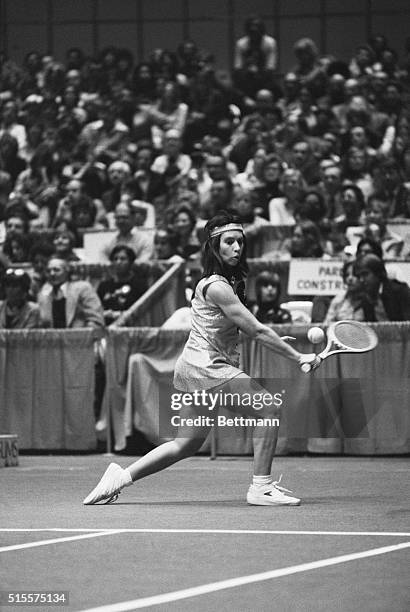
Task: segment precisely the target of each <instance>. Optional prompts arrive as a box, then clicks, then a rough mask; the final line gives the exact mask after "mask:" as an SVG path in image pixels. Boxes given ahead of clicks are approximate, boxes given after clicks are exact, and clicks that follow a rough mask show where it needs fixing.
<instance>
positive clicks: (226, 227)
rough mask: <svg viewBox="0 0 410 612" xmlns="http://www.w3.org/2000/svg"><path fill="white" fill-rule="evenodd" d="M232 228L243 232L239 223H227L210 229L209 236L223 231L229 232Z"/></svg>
mask: <svg viewBox="0 0 410 612" xmlns="http://www.w3.org/2000/svg"><path fill="white" fill-rule="evenodd" d="M234 230H236V231H239V232H242V233H243V227H242V225H241V224H240V223H227V224H226V225H221V226H220V227H215V228H214V229H213V230H211V232H210V234H209V237H210V238H214V237H215V236H219V234H223V233H224V232H231V231H234Z"/></svg>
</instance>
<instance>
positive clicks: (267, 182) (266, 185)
mask: <svg viewBox="0 0 410 612" xmlns="http://www.w3.org/2000/svg"><path fill="white" fill-rule="evenodd" d="M283 170H284V167H283V163H282V162H281V160H280V159H279V157H278V156H277V155H275V154H274V153H270V154H269V155H266V156H265V158H264V160H263V164H262V169H261V182H260V185H259V186H254V187H253V188H252V191H253V194H254V196H255V202H256V203H257V207H256V209H255V212H257V213H258V214H259V215H260V216H261V217H263V218H264V219H267V220H269V202H270V201H271V200H272V199H273V198H278V197H280V195H281V192H280V189H279V181H280V178H281V175H282V172H283Z"/></svg>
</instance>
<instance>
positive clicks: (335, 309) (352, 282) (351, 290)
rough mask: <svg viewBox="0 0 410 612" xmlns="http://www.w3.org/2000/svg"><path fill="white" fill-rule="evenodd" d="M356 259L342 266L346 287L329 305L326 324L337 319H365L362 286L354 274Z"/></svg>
mask: <svg viewBox="0 0 410 612" xmlns="http://www.w3.org/2000/svg"><path fill="white" fill-rule="evenodd" d="M354 266H355V263H354V261H346V262H345V263H344V264H343V268H342V278H343V282H344V284H345V286H346V289H345V290H344V291H343V292H341V293H338V294H336V295H335V297H334V298H333V299H332V301H331V302H330V305H329V309H328V311H327V313H326V317H325V319H324V324H325V325H330V323H333V322H335V321H343V320H352V321H364V320H365V318H364V312H363V308H362V307H361V299H362V298H361V288H360V283H359V279H358V278H357V276H355V274H354Z"/></svg>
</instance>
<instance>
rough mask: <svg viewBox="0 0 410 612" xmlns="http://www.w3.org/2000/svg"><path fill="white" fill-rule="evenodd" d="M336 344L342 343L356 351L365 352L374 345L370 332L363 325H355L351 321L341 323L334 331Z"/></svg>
mask: <svg viewBox="0 0 410 612" xmlns="http://www.w3.org/2000/svg"><path fill="white" fill-rule="evenodd" d="M334 335H335V339H336V342H340V343H341V344H343V345H344V346H347V347H349V348H352V349H356V350H364V349H366V348H368V347H369V346H371V345H372V337H371V334H370V331H369V330H368V329H367V328H366V327H362V326H361V325H360V326H359V325H355V324H354V323H351V322H349V321H346V322H341V323H340V324H339V325H337V326H336V328H335V330H334Z"/></svg>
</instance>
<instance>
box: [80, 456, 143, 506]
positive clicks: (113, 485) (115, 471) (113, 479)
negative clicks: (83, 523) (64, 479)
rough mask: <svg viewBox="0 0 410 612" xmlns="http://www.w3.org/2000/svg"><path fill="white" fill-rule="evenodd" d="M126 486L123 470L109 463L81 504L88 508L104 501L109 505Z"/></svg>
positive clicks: (115, 464)
mask: <svg viewBox="0 0 410 612" xmlns="http://www.w3.org/2000/svg"><path fill="white" fill-rule="evenodd" d="M127 484H132V482H127V480H126V476H125V474H124V470H123V469H122V467H121V466H119V465H118V464H117V463H110V465H109V466H108V467H107V469H106V470H105V472H104V474H103V476H102V478H101V480H100V482H99V483H98V485H97V486H96V487H95V489H93V491H91V493H90V494H89V495H87V497H86V498H85V499H84V501H83V504H84V505H85V506H89V505H91V504H97V503H98V502H100V501H102V500H104V499H106V500H107V501H106V502H105V503H106V504H111V503H113V502H115V501H116V500H117V499H118V495H119V494H120V492H121V489H123V488H124V487H125V486H126V485H127Z"/></svg>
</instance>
